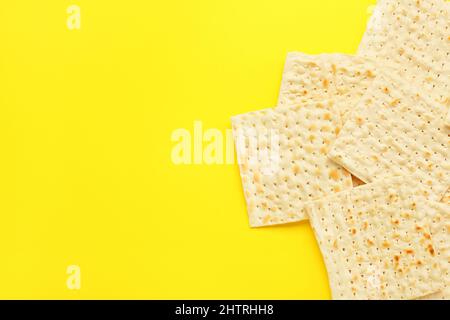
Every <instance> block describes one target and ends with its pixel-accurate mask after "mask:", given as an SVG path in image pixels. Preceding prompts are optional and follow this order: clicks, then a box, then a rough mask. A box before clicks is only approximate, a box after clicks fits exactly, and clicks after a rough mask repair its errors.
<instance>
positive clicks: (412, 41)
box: [358, 0, 450, 108]
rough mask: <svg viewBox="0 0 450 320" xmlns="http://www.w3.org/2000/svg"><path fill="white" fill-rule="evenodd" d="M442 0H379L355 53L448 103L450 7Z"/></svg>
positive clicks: (435, 100)
mask: <svg viewBox="0 0 450 320" xmlns="http://www.w3.org/2000/svg"><path fill="white" fill-rule="evenodd" d="M449 7H450V6H449V5H448V3H446V2H445V1H444V0H379V1H378V3H377V5H376V7H375V9H374V11H373V14H372V16H371V18H370V20H369V23H368V26H367V30H366V32H365V34H364V37H363V39H362V41H361V43H360V46H359V49H358V55H360V56H363V57H367V58H371V59H373V60H375V61H376V62H377V63H378V64H379V65H380V66H383V67H388V68H391V67H392V68H393V70H394V71H395V73H396V74H398V76H399V77H401V78H402V79H404V80H405V81H407V82H408V83H411V84H414V85H415V86H417V87H419V88H421V90H422V94H423V95H426V96H427V97H428V98H429V99H430V100H432V101H434V102H438V103H440V104H442V105H446V106H447V108H448V107H449V104H450V95H449V92H450V63H448V62H449V60H448V58H449V54H450V28H449V26H450V14H449V12H450V10H449Z"/></svg>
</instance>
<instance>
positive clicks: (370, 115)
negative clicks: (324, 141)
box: [329, 75, 450, 201]
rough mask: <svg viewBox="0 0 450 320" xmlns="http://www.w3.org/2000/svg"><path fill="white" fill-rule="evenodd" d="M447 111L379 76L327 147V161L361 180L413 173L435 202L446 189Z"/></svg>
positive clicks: (449, 171)
mask: <svg viewBox="0 0 450 320" xmlns="http://www.w3.org/2000/svg"><path fill="white" fill-rule="evenodd" d="M446 113H447V111H446V107H445V106H443V105H441V104H439V103H436V102H434V101H429V100H428V99H427V98H426V97H424V96H422V95H421V90H419V89H416V88H414V87H413V86H412V85H410V84H406V83H403V82H402V80H401V79H399V78H398V77H394V76H393V75H390V76H389V77H388V76H378V77H377V79H375V81H374V83H373V85H372V87H371V88H370V90H368V91H367V94H366V95H365V96H364V97H363V98H362V100H361V101H360V104H359V105H358V107H357V108H356V109H355V110H354V111H353V113H352V116H351V118H350V119H349V120H347V122H346V123H345V125H344V127H343V129H342V130H341V133H340V135H339V137H338V138H337V139H336V140H335V142H334V144H333V146H332V148H331V149H330V152H329V156H330V158H331V159H332V160H334V161H336V162H337V163H339V164H341V165H342V166H344V167H345V168H346V169H347V170H348V171H350V172H351V173H352V174H353V175H355V176H357V177H358V178H359V179H361V180H362V181H364V182H373V181H376V180H380V179H384V178H387V177H390V176H392V175H414V177H415V178H416V180H417V181H420V182H423V183H424V184H426V185H427V187H428V195H429V199H430V200H434V201H440V200H441V199H442V197H443V196H444V193H445V192H446V190H447V189H448V186H449V185H450V153H449V147H450V128H448V127H446V126H445V125H444V117H445V116H446Z"/></svg>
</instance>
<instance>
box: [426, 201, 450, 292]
mask: <svg viewBox="0 0 450 320" xmlns="http://www.w3.org/2000/svg"><path fill="white" fill-rule="evenodd" d="M426 204H427V205H425V206H424V205H423V204H422V205H420V208H419V209H421V210H423V211H424V212H425V213H426V214H427V216H429V218H431V220H432V223H431V225H430V229H431V236H432V237H433V241H434V243H435V244H436V249H437V250H436V252H437V257H438V259H439V260H440V263H441V269H442V273H443V280H444V288H443V289H442V290H441V291H439V292H437V293H434V294H431V295H429V296H426V297H425V299H428V300H437V299H444V300H449V299H450V201H448V202H447V203H439V202H427V203H426Z"/></svg>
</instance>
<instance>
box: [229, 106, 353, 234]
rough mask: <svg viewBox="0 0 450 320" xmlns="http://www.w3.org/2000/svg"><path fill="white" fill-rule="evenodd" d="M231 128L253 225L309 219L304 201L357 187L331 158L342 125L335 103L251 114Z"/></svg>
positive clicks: (268, 110)
mask: <svg viewBox="0 0 450 320" xmlns="http://www.w3.org/2000/svg"><path fill="white" fill-rule="evenodd" d="M232 127H233V136H234V139H235V142H236V149H237V158H238V162H239V168H240V173H241V178H242V184H243V188H244V194H245V199H246V202H247V211H248V215H249V221H250V226H252V227H260V226H268V225H275V224H282V223H289V222H296V221H301V220H304V219H306V214H305V212H304V204H305V202H307V201H311V200H314V199H317V198H320V197H323V196H325V195H328V194H332V193H335V192H339V191H342V190H348V189H351V188H352V181H351V177H350V174H349V173H348V172H347V171H346V170H344V169H343V168H342V167H341V166H339V165H337V164H336V163H334V162H332V161H331V160H329V159H328V157H327V152H328V148H329V146H330V144H331V142H332V141H333V140H334V139H335V138H336V135H337V133H338V130H339V128H340V127H341V122H340V117H339V113H338V112H337V111H336V110H335V108H334V106H333V105H332V104H331V103H314V104H305V105H300V106H296V107H280V108H277V109H266V110H261V111H255V112H250V113H247V114H243V115H239V116H235V117H233V118H232Z"/></svg>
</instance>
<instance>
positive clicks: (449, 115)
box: [445, 111, 450, 127]
mask: <svg viewBox="0 0 450 320" xmlns="http://www.w3.org/2000/svg"><path fill="white" fill-rule="evenodd" d="M445 125H446V126H447V127H450V111H449V112H448V113H447V117H446V118H445Z"/></svg>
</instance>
